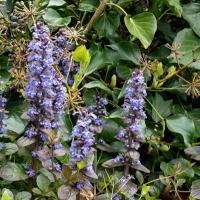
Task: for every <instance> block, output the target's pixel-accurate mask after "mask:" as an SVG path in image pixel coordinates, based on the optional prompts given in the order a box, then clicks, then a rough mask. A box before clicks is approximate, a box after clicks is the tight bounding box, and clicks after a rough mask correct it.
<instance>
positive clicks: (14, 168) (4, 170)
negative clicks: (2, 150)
mask: <svg viewBox="0 0 200 200" xmlns="http://www.w3.org/2000/svg"><path fill="white" fill-rule="evenodd" d="M0 177H1V178H3V179H5V180H7V181H11V182H13V181H20V180H24V179H27V178H28V176H27V175H26V174H25V172H24V170H23V169H22V168H21V167H19V165H17V164H15V163H12V162H8V163H7V164H6V165H4V166H2V167H1V168H0Z"/></svg>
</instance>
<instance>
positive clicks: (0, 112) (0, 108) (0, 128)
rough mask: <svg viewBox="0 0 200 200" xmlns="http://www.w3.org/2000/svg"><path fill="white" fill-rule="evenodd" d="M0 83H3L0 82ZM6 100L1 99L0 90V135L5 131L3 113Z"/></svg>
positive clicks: (4, 112) (4, 115)
mask: <svg viewBox="0 0 200 200" xmlns="http://www.w3.org/2000/svg"><path fill="white" fill-rule="evenodd" d="M0 83H1V84H2V83H3V82H2V81H1V80H0ZM6 102H7V99H6V98H5V97H3V90H2V89H0V134H1V133H3V132H4V131H5V124H4V122H3V120H4V119H6V117H7V115H6V111H5V105H6Z"/></svg>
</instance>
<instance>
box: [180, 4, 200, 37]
mask: <svg viewBox="0 0 200 200" xmlns="http://www.w3.org/2000/svg"><path fill="white" fill-rule="evenodd" d="M183 18H184V19H185V20H186V21H187V22H188V23H189V25H190V27H191V28H192V30H193V31H194V32H195V33H196V34H197V35H198V36H200V4H199V3H189V4H186V5H184V7H183Z"/></svg>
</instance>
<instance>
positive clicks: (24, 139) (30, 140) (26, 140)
mask: <svg viewBox="0 0 200 200" xmlns="http://www.w3.org/2000/svg"><path fill="white" fill-rule="evenodd" d="M34 143H35V138H27V137H24V136H22V137H20V138H19V139H18V140H17V145H18V146H19V147H26V146H29V145H31V144H34Z"/></svg>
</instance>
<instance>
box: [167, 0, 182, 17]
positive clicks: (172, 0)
mask: <svg viewBox="0 0 200 200" xmlns="http://www.w3.org/2000/svg"><path fill="white" fill-rule="evenodd" d="M164 2H165V3H166V4H167V5H168V7H169V8H170V9H171V10H172V11H173V12H174V13H175V14H176V16H177V17H181V14H182V11H183V9H182V6H181V3H180V0H164Z"/></svg>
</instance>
